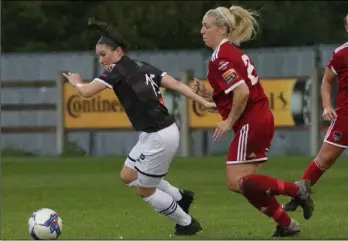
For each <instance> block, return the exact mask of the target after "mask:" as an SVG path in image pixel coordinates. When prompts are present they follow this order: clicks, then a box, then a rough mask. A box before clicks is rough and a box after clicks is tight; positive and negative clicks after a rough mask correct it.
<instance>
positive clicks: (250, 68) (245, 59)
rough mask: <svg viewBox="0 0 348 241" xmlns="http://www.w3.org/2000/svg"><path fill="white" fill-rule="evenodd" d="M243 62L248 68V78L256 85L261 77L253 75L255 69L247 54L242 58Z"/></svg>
mask: <svg viewBox="0 0 348 241" xmlns="http://www.w3.org/2000/svg"><path fill="white" fill-rule="evenodd" d="M242 60H243V62H244V64H245V67H247V72H248V78H249V79H250V81H251V84H252V85H255V84H256V83H257V82H258V81H259V77H258V76H257V75H253V71H254V69H255V67H254V65H253V64H252V63H250V59H249V57H248V56H247V55H246V54H244V55H243V56H242Z"/></svg>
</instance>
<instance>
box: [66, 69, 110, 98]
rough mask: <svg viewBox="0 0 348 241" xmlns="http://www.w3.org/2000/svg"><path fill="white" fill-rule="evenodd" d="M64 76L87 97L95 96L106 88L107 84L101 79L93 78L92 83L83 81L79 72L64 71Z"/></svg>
mask: <svg viewBox="0 0 348 241" xmlns="http://www.w3.org/2000/svg"><path fill="white" fill-rule="evenodd" d="M63 75H64V77H65V78H67V79H68V81H69V83H70V84H71V85H72V86H73V87H74V88H75V89H76V90H77V91H78V92H79V94H80V95H82V96H83V97H86V98H90V97H93V96H94V95H96V94H98V93H99V92H101V91H102V90H104V89H106V88H107V86H106V85H105V84H103V83H101V82H100V81H97V80H93V81H92V82H90V83H83V81H82V78H81V76H80V75H79V74H73V73H70V72H69V73H67V74H66V73H63Z"/></svg>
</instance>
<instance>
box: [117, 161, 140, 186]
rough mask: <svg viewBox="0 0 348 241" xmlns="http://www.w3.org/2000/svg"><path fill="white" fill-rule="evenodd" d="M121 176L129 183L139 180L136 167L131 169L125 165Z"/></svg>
mask: <svg viewBox="0 0 348 241" xmlns="http://www.w3.org/2000/svg"><path fill="white" fill-rule="evenodd" d="M120 178H121V180H122V181H123V182H124V183H125V184H127V185H128V184H130V183H133V182H134V181H136V180H137V172H136V170H134V169H131V168H129V167H127V166H123V168H122V170H121V173H120Z"/></svg>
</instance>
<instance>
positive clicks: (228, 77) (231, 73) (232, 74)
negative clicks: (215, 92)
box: [222, 69, 238, 84]
mask: <svg viewBox="0 0 348 241" xmlns="http://www.w3.org/2000/svg"><path fill="white" fill-rule="evenodd" d="M237 77H238V75H237V73H236V71H235V70H234V69H229V70H227V71H226V72H224V73H223V74H222V78H223V79H224V80H225V81H226V83H227V84H229V83H231V82H232V81H233V80H235V79H237Z"/></svg>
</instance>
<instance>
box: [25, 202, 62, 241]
mask: <svg viewBox="0 0 348 241" xmlns="http://www.w3.org/2000/svg"><path fill="white" fill-rule="evenodd" d="M28 226H29V234H30V236H31V237H32V238H33V239H36V240H39V239H44V240H49V239H58V237H59V235H60V234H61V232H62V227H63V226H62V219H61V218H60V217H59V215H58V213H57V212H56V211H54V210H52V209H49V208H41V209H39V210H37V211H36V212H34V213H33V214H32V215H31V217H30V218H29V221H28Z"/></svg>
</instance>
